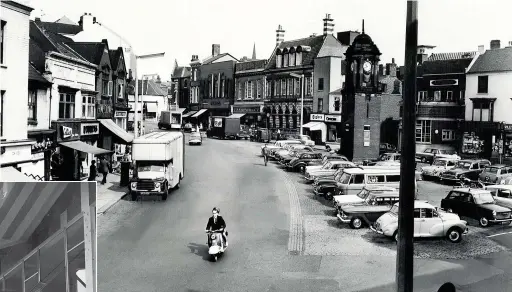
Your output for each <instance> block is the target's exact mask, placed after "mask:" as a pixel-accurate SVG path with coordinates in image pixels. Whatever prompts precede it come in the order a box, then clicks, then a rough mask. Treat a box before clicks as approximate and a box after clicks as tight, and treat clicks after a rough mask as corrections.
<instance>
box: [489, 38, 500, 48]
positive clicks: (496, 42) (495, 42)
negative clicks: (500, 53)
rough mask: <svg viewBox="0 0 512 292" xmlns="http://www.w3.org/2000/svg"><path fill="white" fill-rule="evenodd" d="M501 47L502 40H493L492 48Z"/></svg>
mask: <svg viewBox="0 0 512 292" xmlns="http://www.w3.org/2000/svg"><path fill="white" fill-rule="evenodd" d="M500 47H501V42H500V40H492V41H491V50H495V49H499V48H500Z"/></svg>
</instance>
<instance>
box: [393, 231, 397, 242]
mask: <svg viewBox="0 0 512 292" xmlns="http://www.w3.org/2000/svg"><path fill="white" fill-rule="evenodd" d="M393 238H394V239H395V242H397V243H398V230H397V231H395V233H393Z"/></svg>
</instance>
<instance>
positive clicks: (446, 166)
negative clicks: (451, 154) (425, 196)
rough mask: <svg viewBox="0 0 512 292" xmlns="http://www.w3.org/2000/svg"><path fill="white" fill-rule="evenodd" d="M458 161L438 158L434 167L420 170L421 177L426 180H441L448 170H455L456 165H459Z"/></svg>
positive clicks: (425, 167) (424, 167) (433, 164)
mask: <svg viewBox="0 0 512 292" xmlns="http://www.w3.org/2000/svg"><path fill="white" fill-rule="evenodd" d="M457 161H458V160H456V159H452V158H444V157H440V158H436V159H435V160H434V163H432V165H430V166H423V167H422V168H421V169H420V171H421V176H422V177H423V179H424V180H428V179H439V176H440V175H441V173H443V172H445V171H446V170H450V169H452V168H454V167H455V165H456V164H457Z"/></svg>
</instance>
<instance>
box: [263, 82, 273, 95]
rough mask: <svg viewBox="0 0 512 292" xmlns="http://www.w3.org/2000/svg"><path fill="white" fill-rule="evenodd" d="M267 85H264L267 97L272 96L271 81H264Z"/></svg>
mask: <svg viewBox="0 0 512 292" xmlns="http://www.w3.org/2000/svg"><path fill="white" fill-rule="evenodd" d="M265 82H266V84H267V86H266V91H267V97H270V96H272V83H270V81H265Z"/></svg>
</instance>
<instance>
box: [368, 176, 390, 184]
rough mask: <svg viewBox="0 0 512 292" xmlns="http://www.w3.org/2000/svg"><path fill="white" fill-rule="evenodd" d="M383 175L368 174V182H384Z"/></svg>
mask: <svg viewBox="0 0 512 292" xmlns="http://www.w3.org/2000/svg"><path fill="white" fill-rule="evenodd" d="M385 181H386V180H385V178H384V175H369V176H368V183H369V184H376V183H383V182H385Z"/></svg>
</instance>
